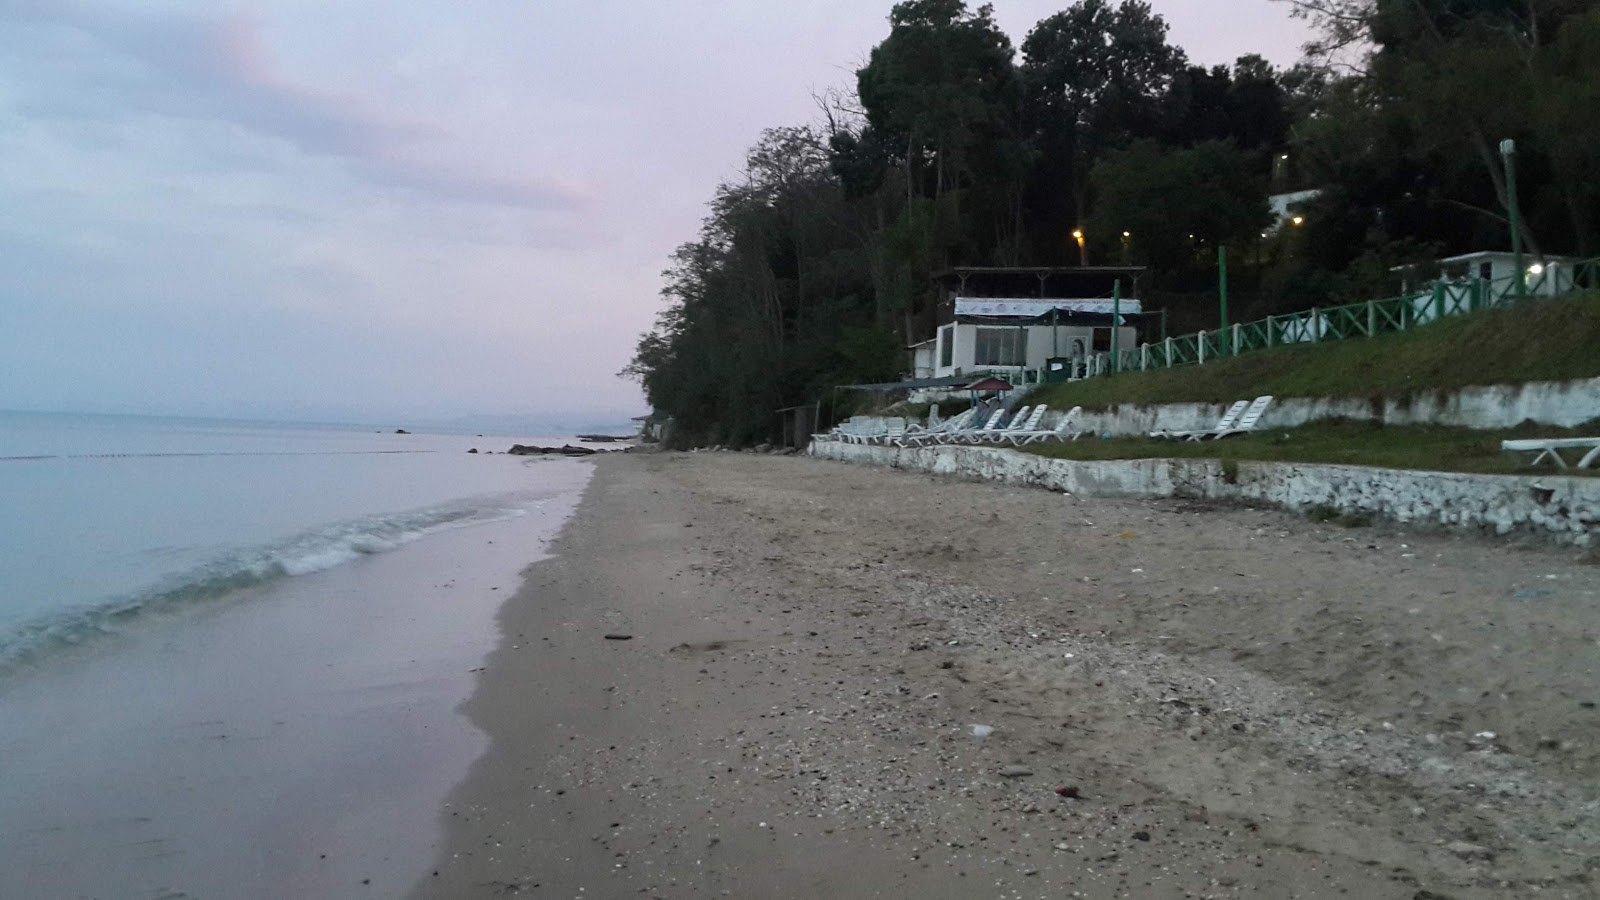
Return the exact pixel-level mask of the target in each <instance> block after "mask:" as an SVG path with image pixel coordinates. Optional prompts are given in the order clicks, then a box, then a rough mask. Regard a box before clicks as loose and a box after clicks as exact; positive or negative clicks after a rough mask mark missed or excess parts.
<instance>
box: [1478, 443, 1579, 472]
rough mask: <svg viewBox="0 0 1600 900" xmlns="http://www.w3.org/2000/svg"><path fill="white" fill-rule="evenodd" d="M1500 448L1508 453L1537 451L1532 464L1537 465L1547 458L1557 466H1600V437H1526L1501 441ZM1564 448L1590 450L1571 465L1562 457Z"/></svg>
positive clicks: (1576, 467) (1560, 467)
mask: <svg viewBox="0 0 1600 900" xmlns="http://www.w3.org/2000/svg"><path fill="white" fill-rule="evenodd" d="M1500 449H1501V450H1503V451H1505V452H1507V453H1536V454H1538V455H1536V456H1535V457H1534V458H1533V461H1532V462H1530V463H1528V465H1530V466H1537V465H1538V464H1539V463H1541V462H1544V461H1545V460H1546V459H1548V460H1550V461H1551V462H1553V463H1555V466H1556V468H1558V469H1566V468H1574V469H1588V468H1600V437H1587V438H1526V439H1523V440H1517V441H1501V442H1500ZM1562 450H1587V451H1588V452H1587V453H1585V454H1583V455H1582V456H1580V457H1578V461H1577V462H1575V463H1572V464H1571V465H1570V466H1569V465H1568V463H1567V461H1566V460H1565V459H1564V458H1562V456H1561V453H1560V451H1562Z"/></svg>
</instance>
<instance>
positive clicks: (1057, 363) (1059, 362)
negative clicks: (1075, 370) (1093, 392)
mask: <svg viewBox="0 0 1600 900" xmlns="http://www.w3.org/2000/svg"><path fill="white" fill-rule="evenodd" d="M1071 380H1072V357H1070V356H1052V357H1050V358H1049V359H1047V360H1045V361H1044V381H1045V384H1059V383H1060V382H1063V381H1071Z"/></svg>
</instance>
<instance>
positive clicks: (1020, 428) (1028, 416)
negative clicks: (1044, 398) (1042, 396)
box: [983, 403, 1050, 444]
mask: <svg viewBox="0 0 1600 900" xmlns="http://www.w3.org/2000/svg"><path fill="white" fill-rule="evenodd" d="M1049 409H1050V407H1048V406H1046V405H1045V404H1043V403H1041V404H1039V405H1038V406H1035V407H1033V412H1031V413H1030V412H1029V411H1028V407H1026V406H1024V407H1023V408H1021V409H1019V410H1017V414H1016V415H1014V416H1012V417H1011V424H1009V425H1007V426H1006V427H1004V428H1002V429H1000V430H999V431H996V432H994V433H993V434H986V435H984V436H983V439H984V440H985V441H986V442H988V443H991V444H1004V443H1007V442H1008V441H1010V440H1011V436H1012V435H1016V434H1023V433H1025V432H1029V431H1038V430H1039V421H1040V420H1041V419H1043V418H1044V414H1045V413H1046V412H1048V411H1049Z"/></svg>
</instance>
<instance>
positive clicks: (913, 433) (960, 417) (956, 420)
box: [895, 409, 978, 447]
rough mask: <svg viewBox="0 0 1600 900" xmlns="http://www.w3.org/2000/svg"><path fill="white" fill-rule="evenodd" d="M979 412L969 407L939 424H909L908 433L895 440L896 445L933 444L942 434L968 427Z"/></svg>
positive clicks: (915, 445) (917, 445)
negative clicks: (925, 425)
mask: <svg viewBox="0 0 1600 900" xmlns="http://www.w3.org/2000/svg"><path fill="white" fill-rule="evenodd" d="M977 414H978V411H977V410H976V409H969V410H966V411H965V412H962V413H959V414H957V415H955V416H952V417H950V418H948V419H945V420H944V421H943V422H940V423H939V424H937V425H929V426H928V427H926V428H919V427H917V426H915V425H907V426H906V433H905V434H904V435H903V436H902V437H901V438H900V440H899V441H896V442H895V446H897V447H920V446H922V445H923V444H931V443H933V442H934V441H936V440H938V439H939V437H940V436H942V435H946V434H953V433H955V432H957V431H960V430H962V429H964V428H966V427H967V425H968V424H969V423H970V422H971V421H972V417H973V416H975V415H977Z"/></svg>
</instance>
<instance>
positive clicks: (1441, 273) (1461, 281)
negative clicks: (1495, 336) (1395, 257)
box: [1392, 250, 1578, 299]
mask: <svg viewBox="0 0 1600 900" xmlns="http://www.w3.org/2000/svg"><path fill="white" fill-rule="evenodd" d="M1574 262H1575V261H1574V260H1572V259H1570V258H1568V257H1565V256H1534V255H1532V254H1528V253H1524V254H1523V255H1522V278H1523V284H1524V291H1525V292H1526V294H1527V296H1530V297H1555V296H1559V295H1561V294H1566V293H1570V292H1572V291H1573V290H1575V289H1576V288H1577V287H1578V285H1577V281H1576V276H1577V269H1576V268H1575V267H1574V265H1573V263H1574ZM1392 271H1395V272H1399V273H1400V275H1401V280H1402V287H1401V293H1404V294H1411V293H1420V292H1422V291H1428V290H1432V289H1433V285H1434V284H1436V283H1440V284H1446V285H1452V286H1460V285H1467V284H1470V283H1471V282H1473V281H1474V280H1477V281H1479V282H1481V283H1482V284H1483V285H1484V286H1485V290H1487V291H1489V292H1491V293H1492V295H1493V296H1494V297H1495V298H1497V299H1498V298H1499V297H1501V296H1506V295H1511V294H1514V293H1515V289H1516V284H1517V257H1516V255H1515V254H1512V253H1509V252H1506V251H1501V250H1486V251H1481V252H1478V253H1466V254H1463V255H1461V256H1451V257H1448V258H1446V259H1441V260H1439V261H1438V262H1435V263H1427V264H1424V265H1413V266H1399V267H1397V268H1395V269H1393V270H1392Z"/></svg>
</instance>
